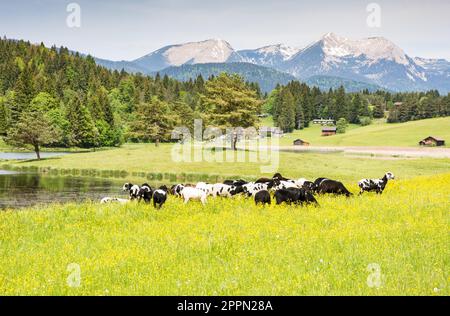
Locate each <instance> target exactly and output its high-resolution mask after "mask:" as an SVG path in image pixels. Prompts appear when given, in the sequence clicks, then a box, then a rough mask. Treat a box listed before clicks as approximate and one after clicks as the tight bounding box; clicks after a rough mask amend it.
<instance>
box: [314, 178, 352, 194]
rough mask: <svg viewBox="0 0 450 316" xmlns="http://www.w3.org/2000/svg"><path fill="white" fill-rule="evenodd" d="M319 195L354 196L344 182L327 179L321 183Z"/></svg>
mask: <svg viewBox="0 0 450 316" xmlns="http://www.w3.org/2000/svg"><path fill="white" fill-rule="evenodd" d="M317 192H318V193H319V194H336V195H345V196H347V197H349V196H351V195H353V194H352V193H351V192H350V191H349V190H347V188H346V187H345V186H344V185H343V184H342V182H339V181H335V180H330V179H325V180H323V181H322V182H320V184H319V187H318V189H317Z"/></svg>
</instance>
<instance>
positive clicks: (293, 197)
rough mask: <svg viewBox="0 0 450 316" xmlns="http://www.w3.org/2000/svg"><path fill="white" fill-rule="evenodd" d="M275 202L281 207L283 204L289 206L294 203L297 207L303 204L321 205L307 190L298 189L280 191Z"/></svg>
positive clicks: (276, 194) (276, 193)
mask: <svg viewBox="0 0 450 316" xmlns="http://www.w3.org/2000/svg"><path fill="white" fill-rule="evenodd" d="M275 200H276V201H277V205H280V204H281V203H283V202H284V203H287V204H292V203H294V204H297V205H302V204H303V203H306V204H315V205H317V206H318V205H319V203H318V202H317V200H316V199H315V198H314V195H312V194H311V193H310V192H308V191H306V190H305V189H297V188H288V189H281V190H278V191H277V192H275Z"/></svg>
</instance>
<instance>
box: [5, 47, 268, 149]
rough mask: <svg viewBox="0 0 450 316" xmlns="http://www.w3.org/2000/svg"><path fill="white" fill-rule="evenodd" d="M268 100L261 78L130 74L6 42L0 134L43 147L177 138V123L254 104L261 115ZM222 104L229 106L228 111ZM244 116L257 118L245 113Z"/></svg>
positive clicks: (83, 58) (88, 58)
mask: <svg viewBox="0 0 450 316" xmlns="http://www.w3.org/2000/svg"><path fill="white" fill-rule="evenodd" d="M226 94H229V95H226ZM233 95H234V96H233ZM230 96H231V97H233V98H234V97H235V98H234V99H233V100H231V99H230ZM261 98H262V95H261V90H260V88H259V86H258V84H257V83H249V82H244V81H243V80H242V79H241V78H239V77H237V76H225V75H221V76H217V77H214V76H212V77H210V78H209V79H208V80H204V79H203V77H202V76H201V75H199V76H198V77H197V78H196V79H194V80H192V79H191V80H188V81H186V82H180V81H177V80H174V79H171V78H169V77H168V76H167V75H166V76H163V77H161V76H160V75H159V74H157V75H155V76H154V77H150V76H144V75H142V74H128V73H127V72H125V71H110V70H108V69H106V68H104V67H101V66H98V65H96V63H95V61H94V59H93V58H92V57H91V56H82V55H80V54H78V53H73V52H71V51H69V50H68V49H67V48H65V47H60V48H57V47H55V46H53V47H51V48H46V47H45V46H44V45H43V44H40V45H33V44H30V43H29V42H25V41H14V40H8V39H6V38H3V39H0V135H1V136H2V137H3V139H4V140H5V141H6V142H7V143H9V144H13V145H16V146H24V145H32V146H33V147H34V148H35V149H36V151H37V152H38V151H39V147H40V146H43V145H45V146H48V147H81V148H93V147H102V146H118V145H120V144H122V143H123V142H125V141H131V142H150V141H151V142H156V143H158V142H160V141H169V140H170V133H171V131H172V129H173V127H175V126H180V125H181V126H187V127H192V126H193V121H194V119H195V118H203V119H205V120H206V119H209V122H210V123H214V122H215V121H217V119H212V118H213V115H212V114H214V113H216V114H217V115H218V117H219V116H222V118H223V119H226V116H227V115H228V116H229V117H230V118H231V114H232V113H233V110H236V109H237V108H238V107H241V108H246V107H250V108H251V112H252V115H256V114H257V113H258V112H259V105H260V100H261ZM216 101H217V104H213V103H214V102H216ZM227 103H229V104H228V105H227ZM221 107H223V108H227V111H225V112H224V113H221V111H222V110H220V108H221ZM222 112H223V111H222ZM238 116H239V117H241V118H242V120H243V121H249V120H250V119H248V113H247V112H245V111H244V112H240V114H239V115H238ZM38 156H39V155H38Z"/></svg>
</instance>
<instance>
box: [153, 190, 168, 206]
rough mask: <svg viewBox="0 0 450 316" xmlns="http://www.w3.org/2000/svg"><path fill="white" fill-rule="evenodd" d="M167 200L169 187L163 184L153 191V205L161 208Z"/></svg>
mask: <svg viewBox="0 0 450 316" xmlns="http://www.w3.org/2000/svg"><path fill="white" fill-rule="evenodd" d="M166 200H167V188H166V186H162V187H160V188H159V189H157V190H155V192H153V206H154V207H155V208H158V209H160V208H161V207H162V206H163V205H164V203H166Z"/></svg>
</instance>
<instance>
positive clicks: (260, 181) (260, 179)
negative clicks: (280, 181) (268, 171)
mask: <svg viewBox="0 0 450 316" xmlns="http://www.w3.org/2000/svg"><path fill="white" fill-rule="evenodd" d="M272 180H273V179H270V178H259V179H258V180H256V181H255V183H267V182H270V181H272Z"/></svg>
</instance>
